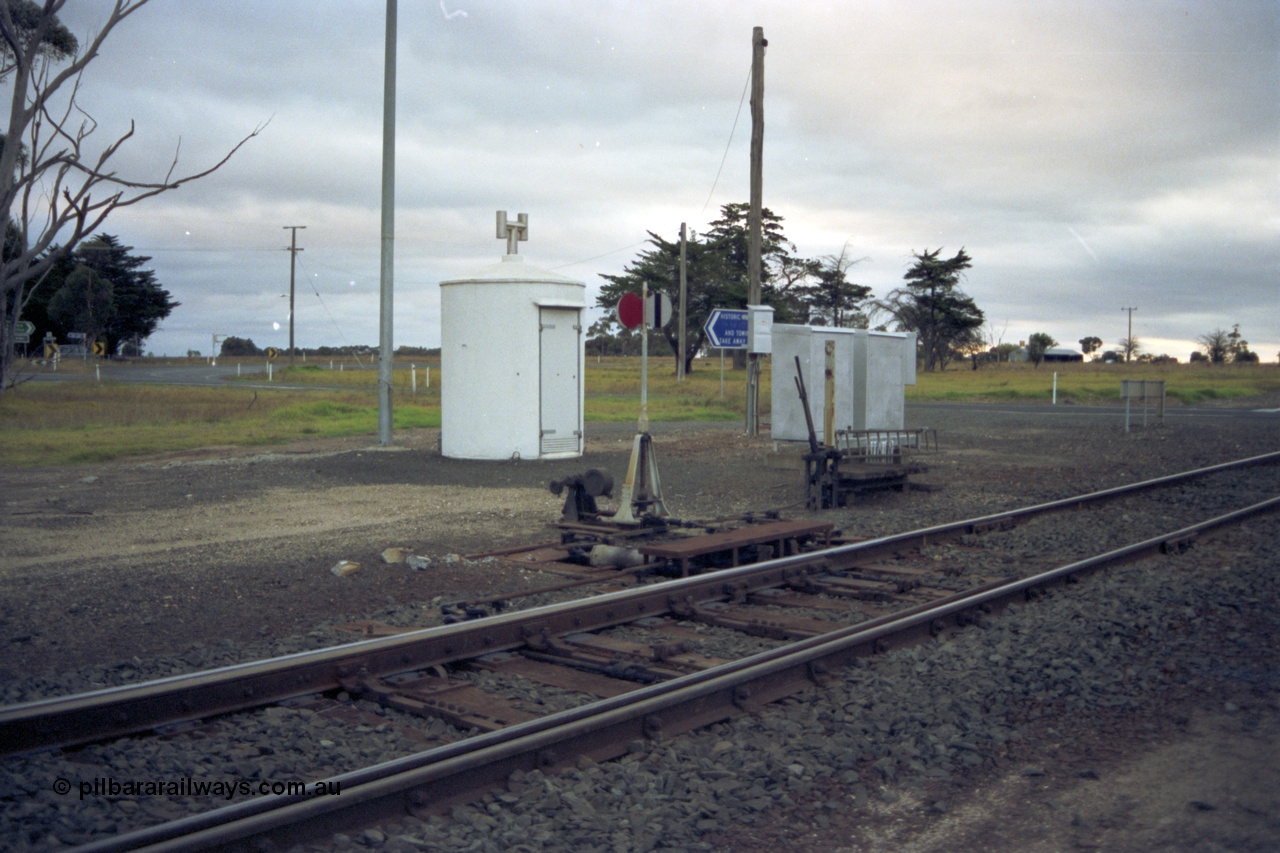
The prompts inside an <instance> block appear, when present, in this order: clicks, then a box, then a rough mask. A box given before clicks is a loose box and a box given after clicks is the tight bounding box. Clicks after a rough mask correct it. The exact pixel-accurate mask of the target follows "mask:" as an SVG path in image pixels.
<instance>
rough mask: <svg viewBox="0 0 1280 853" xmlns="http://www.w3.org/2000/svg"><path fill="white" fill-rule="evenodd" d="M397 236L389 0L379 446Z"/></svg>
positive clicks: (387, 401)
mask: <svg viewBox="0 0 1280 853" xmlns="http://www.w3.org/2000/svg"><path fill="white" fill-rule="evenodd" d="M395 233H396V0H387V42H386V51H385V58H384V70H383V78H382V275H381V287H380V290H379V293H380V295H381V299H380V305H381V311H380V315H379V318H378V443H379V444H390V443H391V368H392V367H393V365H392V358H393V357H394V348H393V346H392V342H391V337H392V335H391V329H392V303H393V299H392V293H393V290H394V288H393V283H394V278H395V277H394V262H395Z"/></svg>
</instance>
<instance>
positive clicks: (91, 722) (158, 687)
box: [0, 451, 1280, 754]
mask: <svg viewBox="0 0 1280 853" xmlns="http://www.w3.org/2000/svg"><path fill="white" fill-rule="evenodd" d="M1277 461H1280V451H1277V452H1273V453H1268V454H1262V455H1259V456H1253V457H1249V458H1246V459H1239V460H1235V461H1231V462H1223V463H1219V464H1216V465H1211V466H1207V467H1203V468H1197V469H1194V470H1191V471H1184V472H1180V473H1177V474H1170V475H1166V476H1163V477H1158V478H1154V479H1151V480H1143V481H1140V482H1136V483H1131V484H1128V485H1124V486H1116V487H1113V488H1109V489H1104V490H1101V491H1096V492H1090V493H1088V494H1084V495H1077V496H1075V497H1070V498H1063V499H1059V500H1055V501H1049V502H1047V503H1041V504H1035V505H1033V506H1029V507H1023V508H1020V509H1015V510H1008V511H1005V512H999V513H993V514H990V515H985V516H980V517H977V518H971V519H965V520H962V521H956V522H949V523H945V524H940V525H935V526H932V527H927V528H923V529H920V530H914V531H908V532H906V533H899V534H893V535H890V536H884V537H879V538H876V539H870V540H867V541H865V542H857V543H852V544H849V545H840V546H836V547H834V548H828V549H824V550H821V551H815V552H810V553H806V554H798V555H793V556H790V557H780V558H777V559H773V560H767V561H763V562H759V563H753V564H751V565H747V566H741V567H738V568H733V569H724V570H720V571H716V572H709V573H705V574H702V575H695V576H693V577H689V578H680V579H677V580H672V581H667V582H664V583H658V584H651V585H648V586H645V587H639V588H635V589H628V590H622V591H619V592H613V593H606V594H603V595H599V596H595V597H593V598H590V599H586V600H583V601H575V602H565V603H561V604H551V605H546V606H543V607H537V608H531V609H528V610H521V611H515V612H511V613H504V614H499V615H496V616H490V617H486V618H483V619H478V620H475V621H472V622H464V623H458V624H454V625H444V626H438V627H432V628H423V629H420V630H417V631H411V632H407V633H404V634H398V635H394V636H390V637H379V638H375V639H370V640H361V641H357V642H354V643H349V644H345V645H342V646H334V647H331V648H326V649H318V650H315V651H309V652H298V653H295V654H292V655H286V656H283V657H278V658H272V659H269V660H264V661H253V662H250V663H245V664H237V665H233V666H228V667H222V668H219V669H213V670H206V671H203V672H198V673H191V674H187V675H176V676H170V677H168V678H163V679H157V680H154V681H148V682H144V683H141V684H133V685H122V686H119V687H110V688H105V689H103V690H96V691H92V692H89V693H81V694H76V695H73V696H65V697H55V698H51V699H43V700H37V701H34V702H27V703H22V704H18V705H10V706H7V707H2V708H0V754H13V753H21V752H29V751H34V750H38V749H46V748H51V747H65V746H76V745H80V744H85V743H92V742H95V741H100V740H105V739H109V738H113V737H121V736H124V735H128V734H135V733H138V732H142V731H148V730H151V729H155V728H158V727H161V726H165V725H171V724H176V723H180V722H187V721H191V720H197V719H202V718H206V717H212V716H216V715H219V714H226V713H233V712H236V711H242V710H245V709H247V708H253V707H259V706H262V705H267V704H271V703H274V702H280V701H283V700H285V699H288V698H291V697H294V696H301V695H307V694H312V693H323V692H328V691H333V690H339V689H342V688H343V687H344V686H346V685H349V684H353V683H354V679H356V678H357V677H359V676H364V675H370V676H375V677H377V676H385V675H391V674H395V673H398V672H406V671H409V670H413V669H425V668H427V667H430V666H435V665H441V664H447V663H450V662H453V661H457V660H463V659H466V658H469V657H475V656H478V655H482V654H488V653H492V652H498V651H507V650H511V649H515V648H519V647H521V646H524V645H527V644H528V643H529V642H530V641H531V640H535V639H536V638H538V637H542V636H553V635H556V634H561V633H565V632H569V631H591V630H599V629H603V628H608V627H611V626H613V625H618V624H623V623H626V622H630V621H634V620H636V619H639V618H643V617H649V616H661V615H664V614H666V613H669V612H671V610H672V609H673V608H675V607H678V606H682V605H690V604H697V603H701V602H705V601H709V600H716V599H720V598H723V597H724V596H725V594H726V593H729V592H740V591H744V590H745V591H754V590H757V589H762V588H767V587H770V586H777V585H779V584H781V583H785V582H788V581H791V580H796V579H799V578H802V577H803V576H805V575H807V574H809V573H812V572H815V571H822V570H826V569H827V568H829V567H831V566H832V565H833V564H836V563H841V562H845V561H850V562H852V561H856V560H861V559H868V558H874V557H877V556H880V555H883V554H887V553H893V552H894V551H898V550H901V549H902V548H904V547H912V546H919V545H922V544H926V543H928V542H929V541H930V540H939V539H942V538H946V537H951V536H956V535H960V534H963V533H968V532H972V531H975V530H981V529H985V528H989V527H994V526H997V525H1000V524H1002V523H1006V522H1009V521H1014V520H1018V519H1023V518H1028V517H1031V516H1033V515H1038V514H1041V513H1046V512H1051V511H1055V510H1060V509H1067V508H1072V507H1077V506H1080V505H1083V504H1087V503H1092V502H1095V501H1102V500H1108V499H1111V498H1116V497H1120V496H1123V495H1128V494H1132V493H1134V492H1138V491H1143V490H1147V489H1152V488H1158V487H1160V486H1166V485H1170V484H1173V483H1177V482H1182V481H1185V480H1189V479H1194V478H1197V477H1203V476H1207V475H1209V474H1214V473H1219V472H1222V471H1227V470H1231V469H1235V468H1243V467H1248V466H1253V465H1263V464H1269V463H1274V462H1277Z"/></svg>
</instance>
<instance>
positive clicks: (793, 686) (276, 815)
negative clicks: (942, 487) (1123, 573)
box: [77, 497, 1280, 853]
mask: <svg viewBox="0 0 1280 853" xmlns="http://www.w3.org/2000/svg"><path fill="white" fill-rule="evenodd" d="M1277 508H1280V497H1275V498H1271V499H1269V500H1266V501H1262V502H1259V503H1256V504H1253V505H1251V506H1248V507H1244V508H1241V509H1238V510H1235V511H1233V512H1229V513H1225V514H1223V515H1219V516H1217V517H1214V518H1211V519H1208V520H1206V521H1202V522H1199V523H1196V524H1193V525H1188V526H1186V527H1183V528H1181V529H1178V530H1175V531H1172V532H1169V533H1165V534H1161V535H1158V536H1154V537H1150V538H1148V539H1144V540H1142V541H1139V542H1135V543H1132V544H1130V545H1126V546H1122V547H1120V548H1116V549H1113V550H1111V551H1108V552H1105V553H1103V554H1099V555H1096V556H1093V557H1088V558H1085V559H1082V560H1078V561H1075V562H1073V563H1069V564H1066V565H1063V566H1059V567H1057V568H1054V569H1050V570H1047V571H1044V572H1041V573H1039V574H1036V575H1033V576H1030V577H1027V578H1020V579H1016V580H1010V581H1001V582H996V583H993V584H989V585H986V586H985V587H983V588H981V589H976V590H969V591H966V592H962V593H958V594H957V595H955V596H952V597H951V598H949V599H946V600H943V601H939V602H934V603H930V604H923V605H919V606H916V607H914V608H912V609H910V610H909V611H905V612H900V613H895V614H892V615H889V616H885V617H881V618H879V619H876V620H872V621H870V622H863V623H860V624H857V625H851V626H847V627H845V628H841V629H837V630H835V631H832V632H830V633H828V634H824V635H821V636H817V637H811V638H808V639H805V640H801V641H797V642H795V643H791V644H789V645H787V646H783V647H779V648H775V649H771V650H768V651H764V652H761V653H758V654H756V655H753V656H751V657H748V658H743V659H741V660H738V661H733V662H730V663H727V664H724V665H722V666H719V667H716V668H714V669H709V670H704V671H702V672H697V673H691V674H689V675H685V676H681V677H679V678H675V679H672V680H670V681H667V682H662V683H659V684H654V685H650V686H646V687H642V688H639V689H637V690H635V691H633V692H631V693H628V694H625V695H623V696H618V697H614V698H611V699H602V700H599V701H597V702H593V703H590V704H588V705H584V706H580V707H578V708H574V709H570V710H567V711H561V712H558V713H555V714H551V715H548V716H546V717H542V718H539V719H537V720H532V721H529V722H527V723H520V724H517V725H514V726H510V727H508V728H506V729H501V730H498V731H494V732H489V733H486V734H481V735H476V736H474V737H472V738H468V739H467V740H465V741H459V742H457V743H453V744H449V745H446V746H442V747H438V748H435V749H431V750H428V751H425V752H422V753H418V754H416V755H412V756H407V757H405V758H401V759H396V760H393V761H389V762H385V763H383V764H379V765H375V766H374V767H369V768H365V769H362V770H358V771H353V772H351V773H346V774H342V775H340V776H335V777H332V778H331V779H328V780H324V781H322V782H318V783H313V786H325V787H324V788H320V789H319V790H333V788H334V786H338V787H339V788H340V790H341V792H342V793H341V794H340V795H336V796H335V795H324V796H316V795H315V794H314V791H315V790H316V788H315V787H313V788H312V790H311V793H309V794H306V795H294V796H285V795H273V796H266V797H260V798H257V799H254V800H248V801H245V802H242V803H237V804H234V805H230V806H225V807H222V808H220V809H217V810H214V811H211V812H206V813H204V814H200V815H193V816H191V817H188V818H183V819H180V820H177V821H172V822H169V823H165V824H160V825H157V826H154V827H148V828H146V829H141V830H137V831H134V832H130V833H128V834H125V835H121V836H117V837H115V838H112V839H109V840H105V841H102V842H99V843H94V844H90V845H86V846H85V847H82V848H77V850H80V851H83V853H89V851H92V853H105V851H117V850H146V851H153V853H160V851H182V850H192V849H229V850H230V849H244V845H245V844H246V843H247V842H248V841H249V840H250V839H253V840H255V842H257V843H259V844H266V845H268V846H269V845H271V844H281V845H288V844H295V843H298V842H299V841H300V840H301V839H300V837H299V832H298V830H295V829H292V828H291V827H295V826H300V825H301V826H303V827H304V829H303V830H302V834H303V835H305V837H307V838H316V837H320V836H323V835H324V834H326V833H330V832H333V831H336V830H340V829H344V828H345V829H349V828H350V827H351V826H352V825H357V824H358V823H360V822H374V821H377V820H392V819H395V818H397V817H403V816H404V815H405V814H406V813H410V812H412V811H413V810H414V809H418V808H424V807H427V806H432V807H439V806H441V805H449V804H452V803H456V802H460V801H466V800H468V799H474V797H475V796H476V795H477V793H478V792H482V791H483V790H487V789H489V788H492V787H495V786H498V785H501V784H502V783H503V782H504V781H505V780H506V779H507V778H508V776H509V775H510V774H511V773H512V772H514V771H516V770H524V771H529V770H533V769H548V768H552V767H557V766H564V765H568V764H572V763H573V762H574V761H576V760H577V759H578V758H579V757H580V756H588V757H591V758H593V759H596V760H605V759H608V758H613V757H616V756H618V755H621V754H623V753H624V752H626V751H627V749H628V744H630V743H631V742H633V741H636V740H641V739H649V740H652V739H656V738H659V737H666V736H671V735H674V734H681V733H684V732H687V731H690V730H692V729H695V728H700V727H703V726H706V725H709V724H711V723H714V722H718V721H720V720H723V719H726V718H728V717H729V716H732V715H733V714H736V713H739V712H743V711H748V710H754V709H756V708H759V707H762V706H764V705H766V704H768V703H770V702H773V701H776V700H777V699H779V698H782V697H783V696H787V695H791V694H793V693H796V692H798V691H799V690H802V689H805V688H808V687H810V686H813V685H814V684H818V685H819V686H821V685H823V684H825V683H828V682H829V680H831V679H832V678H834V677H835V671H836V670H838V669H839V668H841V667H845V666H848V665H850V664H852V663H853V662H854V661H856V660H857V659H858V658H862V657H868V656H871V655H874V654H876V653H879V652H882V651H885V650H887V649H888V648H893V647H900V646H905V645H910V644H912V643H915V642H918V641H919V640H921V639H924V638H925V637H930V636H935V635H937V634H939V633H941V632H942V631H945V630H947V629H948V628H950V627H953V626H962V625H964V624H966V621H965V619H964V616H965V614H966V613H968V612H971V611H973V610H975V609H978V610H983V609H986V608H993V607H996V606H1003V605H1007V604H1009V603H1012V602H1014V601H1016V600H1017V599H1018V597H1019V596H1020V595H1024V596H1028V597H1029V596H1030V593H1031V592H1032V591H1033V590H1036V589H1038V588H1040V587H1044V586H1048V585H1051V584H1056V583H1060V582H1065V581H1069V580H1071V579H1073V578H1075V577H1076V576H1077V575H1079V574H1081V573H1084V572H1086V571H1090V570H1094V569H1098V568H1102V567H1106V566H1111V565H1115V564H1117V563H1122V562H1129V561H1134V560H1138V559H1142V558H1144V557H1147V556H1150V555H1152V554H1154V553H1159V552H1163V551H1166V550H1167V545H1168V543H1170V542H1186V541H1190V540H1192V539H1194V538H1196V537H1197V536H1199V535H1200V534H1201V533H1205V532H1207V531H1209V530H1212V529H1213V528H1216V527H1221V526H1223V525H1226V524H1231V523H1235V522H1239V521H1242V520H1243V519H1245V518H1248V517H1250V516H1253V515H1257V514H1259V513H1263V512H1268V511H1272V510H1275V509H1277Z"/></svg>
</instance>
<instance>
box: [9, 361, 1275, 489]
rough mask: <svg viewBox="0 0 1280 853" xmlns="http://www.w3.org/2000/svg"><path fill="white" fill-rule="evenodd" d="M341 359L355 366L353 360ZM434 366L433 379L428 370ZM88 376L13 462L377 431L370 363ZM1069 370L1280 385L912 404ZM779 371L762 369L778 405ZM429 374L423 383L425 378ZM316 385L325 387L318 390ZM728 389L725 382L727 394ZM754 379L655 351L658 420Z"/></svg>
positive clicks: (603, 413) (686, 414)
mask: <svg viewBox="0 0 1280 853" xmlns="http://www.w3.org/2000/svg"><path fill="white" fill-rule="evenodd" d="M340 367H341V369H340ZM428 367H429V368H430V369H431V378H430V385H429V386H428V384H427V382H428V377H427V374H426V370H427V368H428ZM261 369H262V364H261V361H257V362H256V363H252V364H250V363H246V364H245V365H244V366H243V376H242V379H244V380H247V379H249V378H250V375H251V374H253V376H252V378H253V379H254V380H255V381H258V380H261V379H262V378H263V377H262V376H259V375H257V372H258V371H259V370H261ZM81 370H82V372H83V373H84V379H83V381H65V382H28V383H25V384H23V385H20V386H19V387H17V388H16V389H13V390H11V391H9V392H6V393H5V394H4V395H3V396H0V465H5V466H10V467H19V466H38V465H63V464H73V463H78V462H97V461H105V460H109V459H117V458H124V457H130V456H140V455H145V454H149V453H156V452H162V451H170V450H186V449H192V448H196V447H210V446H223V445H235V446H254V445H258V446H268V445H276V444H282V443H284V442H288V441H291V440H295V439H299V438H305V437H326V436H328V437H333V436H351V435H369V436H373V435H376V433H377V429H378V405H377V399H376V397H375V393H374V392H375V390H376V385H377V373H376V370H374V369H372V368H370V367H367V366H366V367H364V368H360V367H359V366H357V365H341V366H340V365H338V364H334V366H333V368H332V369H330V367H329V366H328V364H327V363H326V364H322V365H320V364H310V365H300V366H298V367H295V368H292V369H287V368H283V367H281V368H279V369H276V370H274V371H273V373H274V377H273V379H274V381H277V382H280V383H281V384H282V385H289V386H302V387H300V388H299V387H291V388H284V387H282V388H279V389H275V388H272V389H255V388H252V387H248V384H247V382H241V383H236V382H231V383H228V385H227V387H213V388H203V387H199V388H196V387H174V386H162V385H141V384H130V383H109V382H104V383H98V382H95V381H94V380H93V371H92V368H87V369H86V368H81ZM1055 372H1056V373H1057V394H1058V397H1057V399H1058V403H1059V404H1073V403H1074V404H1102V405H1106V404H1118V403H1119V389H1120V380H1121V379H1163V380H1165V382H1166V393H1167V395H1168V397H1169V399H1170V401H1171V402H1176V403H1181V404H1183V405H1188V404H1194V403H1199V402H1205V401H1209V400H1223V399H1230V398H1245V397H1257V396H1264V395H1275V394H1280V368H1278V367H1277V366H1276V365H1241V366H1233V365H1225V366H1222V365H1220V366H1208V365H1170V366H1153V365H1138V364H1133V365H1123V364H1120V365H1102V364H1067V365H1061V364H1059V365H1050V364H1044V365H1041V366H1040V368H1038V369H1036V368H1033V367H1031V366H1030V365H1001V366H999V367H996V368H986V369H983V370H979V371H973V370H969V369H967V368H964V369H955V370H948V371H945V372H940V373H924V372H921V373H920V374H919V376H918V382H917V384H916V385H915V386H909V387H908V388H907V399H908V400H909V401H1018V402H1042V403H1049V402H1050V400H1051V395H1052V393H1053V383H1054V373H1055ZM393 376H394V384H395V387H396V394H395V406H394V427H395V429H397V430H401V429H413V428H420V427H438V426H439V425H440V369H439V363H438V361H437V362H429V361H426V360H420V361H419V362H418V363H417V364H416V365H415V366H414V367H413V368H411V367H410V365H409V364H403V365H401V364H397V366H396V370H395V371H394V374H393ZM771 379H772V377H771V374H770V371H769V369H768V367H767V366H766V368H765V370H764V373H763V376H762V383H763V387H762V393H761V408H762V412H767V411H768V408H769V399H770V397H769V395H770V383H771ZM415 380H416V391H415V389H414V383H415ZM307 386H313V387H307ZM722 389H723V390H722ZM585 396H586V402H585V409H586V411H585V413H584V417H585V419H586V420H587V421H590V422H597V423H598V422H608V421H613V422H626V421H632V420H634V419H635V418H636V416H637V415H638V413H639V398H640V363H639V359H635V358H613V359H604V360H602V361H599V362H597V361H596V360H595V359H588V361H587V369H586V388H585ZM745 406H746V378H745V373H744V372H743V371H741V370H739V371H733V370H731V369H728V367H726V375H725V379H724V382H723V386H722V384H721V379H720V367H719V362H718V360H714V359H710V360H706V361H700V362H699V363H698V364H697V365H696V367H695V369H694V370H693V371H692V373H691V374H690V375H689V377H688V378H687V379H686V381H684V382H677V381H676V379H675V375H674V366H673V364H672V360H671V359H670V358H664V359H658V358H654V359H651V360H650V365H649V417H650V418H651V419H652V420H654V421H691V420H692V421H723V422H735V421H740V420H741V419H742V417H743V412H744V411H745Z"/></svg>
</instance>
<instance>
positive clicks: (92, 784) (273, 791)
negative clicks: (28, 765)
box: [53, 776, 342, 800]
mask: <svg viewBox="0 0 1280 853" xmlns="http://www.w3.org/2000/svg"><path fill="white" fill-rule="evenodd" d="M77 788H78V790H79V792H80V799H82V800H83V799H85V798H87V797H220V798H222V799H225V800H230V799H231V798H232V797H235V796H237V795H239V796H242V797H247V796H255V795H256V796H268V795H277V796H290V797H299V796H310V797H318V796H326V795H330V796H332V795H337V794H341V793H342V783H341V782H339V781H327V782H298V781H290V782H271V781H259V780H252V781H251V780H248V779H194V778H192V777H190V776H184V777H182V778H180V779H126V780H124V781H120V780H119V779H114V778H111V777H107V776H98V777H96V778H94V779H91V780H89V779H86V780H84V781H81V782H79V783H77V784H76V785H74V786H73V785H72V783H71V782H69V781H68V780H66V779H61V778H59V779H56V780H54V783H53V790H54V793H56V794H59V795H63V796H65V795H66V794H70V793H71V791H72V790H73V789H77Z"/></svg>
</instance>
